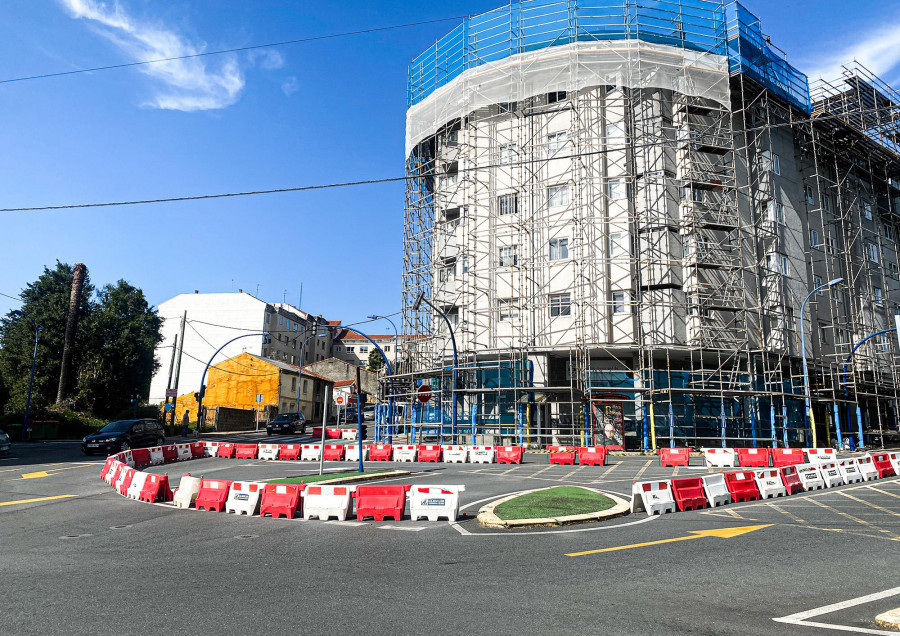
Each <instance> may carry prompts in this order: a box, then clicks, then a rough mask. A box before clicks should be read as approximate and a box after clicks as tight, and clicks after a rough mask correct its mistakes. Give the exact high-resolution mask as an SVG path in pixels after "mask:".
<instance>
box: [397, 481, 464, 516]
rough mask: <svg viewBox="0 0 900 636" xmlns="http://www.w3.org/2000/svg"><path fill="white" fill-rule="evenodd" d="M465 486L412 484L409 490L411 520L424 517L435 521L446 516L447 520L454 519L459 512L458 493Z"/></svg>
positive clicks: (462, 490)
mask: <svg viewBox="0 0 900 636" xmlns="http://www.w3.org/2000/svg"><path fill="white" fill-rule="evenodd" d="M465 489H466V487H465V486H431V485H427V486H426V485H417V484H413V485H412V487H411V488H410V490H409V516H410V518H411V519H412V520H413V521H418V520H419V518H420V517H424V518H425V519H428V520H429V521H437V520H438V519H439V518H440V517H446V518H447V521H456V516H457V515H458V514H459V493H461V492H464V491H465Z"/></svg>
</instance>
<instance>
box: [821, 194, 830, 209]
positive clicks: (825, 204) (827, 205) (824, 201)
mask: <svg viewBox="0 0 900 636" xmlns="http://www.w3.org/2000/svg"><path fill="white" fill-rule="evenodd" d="M829 199H831V197H830V196H828V195H827V194H826V195H824V196H823V197H822V210H823V211H825V212H830V211H831V202H830V200H829Z"/></svg>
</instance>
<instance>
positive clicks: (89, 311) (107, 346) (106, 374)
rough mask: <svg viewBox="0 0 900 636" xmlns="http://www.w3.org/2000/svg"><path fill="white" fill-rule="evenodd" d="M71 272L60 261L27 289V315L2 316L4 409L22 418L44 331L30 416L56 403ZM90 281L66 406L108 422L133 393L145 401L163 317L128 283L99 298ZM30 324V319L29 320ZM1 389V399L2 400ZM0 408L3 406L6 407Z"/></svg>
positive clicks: (106, 288) (0, 377)
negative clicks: (32, 364) (5, 396)
mask: <svg viewBox="0 0 900 636" xmlns="http://www.w3.org/2000/svg"><path fill="white" fill-rule="evenodd" d="M72 278H73V269H72V267H70V266H69V265H67V264H65V263H59V262H57V264H56V268H55V269H53V270H50V269H47V268H44V272H43V274H41V276H40V277H39V278H38V280H37V281H35V282H34V283H30V284H29V285H28V286H27V287H26V289H25V290H24V291H23V292H22V294H21V297H22V302H23V304H22V311H23V312H24V313H25V316H26V317H20V316H17V315H15V314H13V313H12V312H10V313H9V314H7V315H6V317H4V318H2V319H0V384H2V385H3V386H4V387H5V391H6V392H7V393H8V397H7V399H5V400H4V402H5V407H4V408H3V410H4V411H5V412H7V413H10V412H14V413H23V412H24V411H25V401H26V396H27V393H28V378H29V374H30V371H31V357H32V353H33V350H34V349H33V348H34V328H33V327H32V323H31V321H34V323H35V324H36V325H37V326H38V328H39V329H40V333H39V339H38V349H37V364H36V365H35V373H34V390H33V394H32V402H31V403H32V412H33V413H35V414H38V413H42V412H45V411H47V410H48V409H49V408H50V407H51V404H52V402H53V401H54V400H55V399H56V389H57V385H58V383H59V373H60V363H61V360H62V351H63V343H64V339H65V328H66V320H67V317H68V311H69V296H70V294H71V287H72ZM94 291H95V290H94V287H93V285H91V283H90V279H89V278H87V277H86V278H85V285H84V291H83V293H82V296H81V299H80V302H79V307H78V323H77V326H76V329H75V339H74V343H73V345H74V346H73V353H72V362H71V368H70V371H69V378H70V386H69V387H67V391H66V404H65V405H60V406H64V407H65V408H68V409H74V410H75V411H79V412H88V413H91V414H93V415H96V416H100V417H102V418H109V417H112V416H113V415H114V414H116V413H118V412H120V411H123V410H125V409H127V408H128V407H130V406H131V399H132V396H133V395H135V394H137V395H138V396H142V397H143V398H144V399H146V398H147V396H148V395H149V392H150V379H151V377H152V375H153V372H154V370H155V369H156V368H157V366H158V362H157V361H156V360H155V359H154V355H153V352H154V349H155V347H156V345H157V344H158V343H159V342H160V341H161V335H160V332H159V330H160V326H161V319H160V318H159V316H158V315H157V313H156V310H155V308H153V307H150V305H149V304H148V303H147V301H146V299H145V298H144V293H143V292H142V291H141V290H140V289H138V288H136V287H134V286H132V285H130V284H129V283H127V282H125V281H121V280H120V281H119V282H118V283H116V284H115V285H106V286H104V287H103V288H102V289H100V290H99V291H98V292H97V293H96V294H95V293H94ZM29 318H30V319H31V321H29V320H28V319H29ZM3 392H4V390H3V389H0V398H2V397H3ZM0 405H2V402H0Z"/></svg>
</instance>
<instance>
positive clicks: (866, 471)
mask: <svg viewBox="0 0 900 636" xmlns="http://www.w3.org/2000/svg"><path fill="white" fill-rule="evenodd" d="M856 465H857V467H858V468H859V474H860V475H862V478H863V479H864V480H865V481H872V480H873V479H878V469H877V468H875V464H874V463H873V462H872V458H871V457H870V456H869V455H868V454H866V455H863V456H862V457H857V458H856Z"/></svg>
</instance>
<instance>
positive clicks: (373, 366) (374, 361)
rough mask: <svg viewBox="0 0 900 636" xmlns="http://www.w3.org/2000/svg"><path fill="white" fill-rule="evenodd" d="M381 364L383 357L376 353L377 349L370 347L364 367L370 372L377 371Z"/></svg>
mask: <svg viewBox="0 0 900 636" xmlns="http://www.w3.org/2000/svg"><path fill="white" fill-rule="evenodd" d="M383 366H384V358H382V357H381V354H380V353H378V349H372V351H370V352H369V360H368V361H367V363H366V369H368V370H369V371H371V372H372V373H378V372H379V371H381V368H382V367H383Z"/></svg>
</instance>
